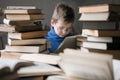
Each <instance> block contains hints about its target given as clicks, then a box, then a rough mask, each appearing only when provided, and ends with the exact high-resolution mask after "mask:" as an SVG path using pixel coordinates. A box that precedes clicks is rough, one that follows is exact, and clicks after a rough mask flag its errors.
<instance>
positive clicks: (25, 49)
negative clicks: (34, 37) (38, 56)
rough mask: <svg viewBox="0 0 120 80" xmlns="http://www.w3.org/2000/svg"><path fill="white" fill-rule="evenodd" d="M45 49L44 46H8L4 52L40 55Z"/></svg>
mask: <svg viewBox="0 0 120 80" xmlns="http://www.w3.org/2000/svg"><path fill="white" fill-rule="evenodd" d="M45 49H46V45H37V46H9V45H6V47H5V49H4V51H9V52H28V53H40V52H41V51H43V50H45Z"/></svg>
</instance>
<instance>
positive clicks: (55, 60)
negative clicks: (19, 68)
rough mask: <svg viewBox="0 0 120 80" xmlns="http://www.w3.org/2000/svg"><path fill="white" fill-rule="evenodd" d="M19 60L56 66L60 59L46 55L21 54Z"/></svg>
mask: <svg viewBox="0 0 120 80" xmlns="http://www.w3.org/2000/svg"><path fill="white" fill-rule="evenodd" d="M20 59H23V60H30V61H37V62H44V63H48V64H53V65H57V64H58V62H59V60H60V59H61V57H60V56H58V55H47V54H23V55H22V56H21V57H20Z"/></svg>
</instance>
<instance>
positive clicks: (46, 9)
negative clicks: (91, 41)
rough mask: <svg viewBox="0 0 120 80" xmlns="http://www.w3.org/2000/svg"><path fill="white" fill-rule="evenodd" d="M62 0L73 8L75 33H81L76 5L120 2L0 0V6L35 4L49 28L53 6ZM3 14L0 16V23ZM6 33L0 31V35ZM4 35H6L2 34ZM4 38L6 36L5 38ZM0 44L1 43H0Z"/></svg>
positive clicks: (97, 0) (109, 0) (119, 2)
mask: <svg viewBox="0 0 120 80" xmlns="http://www.w3.org/2000/svg"><path fill="white" fill-rule="evenodd" d="M59 2H62V3H63V2H64V3H67V4H69V5H70V6H72V7H73V9H74V10H75V15H76V16H75V22H74V24H73V27H74V28H73V29H74V33H75V34H80V33H81V27H82V22H79V21H78V19H79V17H80V14H78V7H79V6H83V5H91V4H102V3H110V4H120V0H0V8H6V6H16V5H18V6H36V7H37V8H40V9H42V10H43V13H44V14H45V20H43V21H42V23H43V25H44V26H47V27H48V28H49V26H50V19H51V16H52V13H53V10H54V7H55V5H56V4H57V3H59ZM4 17H5V16H4V15H2V16H0V23H2V20H3V18H4ZM3 34H6V33H3V32H2V33H0V36H2V35H3ZM3 36H4V37H6V36H7V34H6V35H3ZM5 39H6V38H5ZM0 44H1V43H0Z"/></svg>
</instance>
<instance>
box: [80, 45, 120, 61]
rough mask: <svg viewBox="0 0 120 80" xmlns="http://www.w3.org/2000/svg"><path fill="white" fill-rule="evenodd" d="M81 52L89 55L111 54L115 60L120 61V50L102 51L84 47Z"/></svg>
mask: <svg viewBox="0 0 120 80" xmlns="http://www.w3.org/2000/svg"><path fill="white" fill-rule="evenodd" d="M80 50H81V51H85V52H88V53H100V54H110V55H113V58H114V59H120V50H100V49H90V48H84V47H81V48H80Z"/></svg>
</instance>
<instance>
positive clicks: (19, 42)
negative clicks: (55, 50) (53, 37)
mask: <svg viewBox="0 0 120 80" xmlns="http://www.w3.org/2000/svg"><path fill="white" fill-rule="evenodd" d="M46 43H47V40H46V39H44V38H41V39H40V38H39V39H24V40H16V39H8V45H11V46H14V45H40V44H46Z"/></svg>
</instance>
